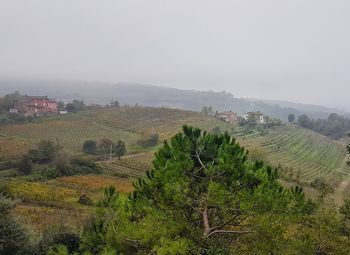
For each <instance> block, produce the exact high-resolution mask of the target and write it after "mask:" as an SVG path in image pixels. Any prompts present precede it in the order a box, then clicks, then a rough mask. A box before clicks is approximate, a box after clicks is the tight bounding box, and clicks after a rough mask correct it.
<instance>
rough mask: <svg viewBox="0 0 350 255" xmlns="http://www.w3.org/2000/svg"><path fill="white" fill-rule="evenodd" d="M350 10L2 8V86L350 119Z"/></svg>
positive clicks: (191, 3) (301, 2) (332, 4)
mask: <svg viewBox="0 0 350 255" xmlns="http://www.w3.org/2000/svg"><path fill="white" fill-rule="evenodd" d="M349 60H350V1H349V0H274V1H273V0H239V1H235V0H227V1H226V0H225V1H224V0H212V1H206V0H171V1H170V0H169V1H168V0H139V1H133V0H124V1H119V0H0V76H18V77H23V76H25V77H28V76H29V77H30V76H32V77H44V78H61V79H62V78H63V79H81V80H98V81H111V82H121V81H126V82H139V83H148V84H154V85H162V86H169V87H177V88H189V89H201V90H207V89H213V90H220V91H221V90H226V91H229V92H232V93H233V94H234V95H235V96H237V97H254V98H267V99H281V100H291V101H295V102H304V103H316V104H323V105H328V106H338V107H342V108H345V109H347V110H350V100H349V97H350V63H349Z"/></svg>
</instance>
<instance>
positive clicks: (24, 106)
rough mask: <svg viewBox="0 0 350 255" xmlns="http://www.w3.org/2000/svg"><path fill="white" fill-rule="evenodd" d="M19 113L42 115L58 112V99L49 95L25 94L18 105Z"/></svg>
mask: <svg viewBox="0 0 350 255" xmlns="http://www.w3.org/2000/svg"><path fill="white" fill-rule="evenodd" d="M16 108H17V109H18V112H19V113H23V114H24V115H25V116H41V115H46V114H57V113H58V108H57V101H55V100H52V99H49V98H48V97H47V96H24V98H23V100H22V101H21V102H20V103H19V104H18V106H17V107H16Z"/></svg>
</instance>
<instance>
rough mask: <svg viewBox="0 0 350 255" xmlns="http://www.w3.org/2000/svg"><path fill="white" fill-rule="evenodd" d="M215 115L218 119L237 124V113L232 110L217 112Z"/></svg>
mask: <svg viewBox="0 0 350 255" xmlns="http://www.w3.org/2000/svg"><path fill="white" fill-rule="evenodd" d="M215 117H216V118H217V119H219V120H222V121H225V122H228V123H231V124H237V123H238V115H237V114H236V113H234V112H231V111H229V112H219V113H217V114H216V115H215Z"/></svg>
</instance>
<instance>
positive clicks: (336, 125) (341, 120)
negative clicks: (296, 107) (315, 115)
mask: <svg viewBox="0 0 350 255" xmlns="http://www.w3.org/2000/svg"><path fill="white" fill-rule="evenodd" d="M297 123H298V125H300V126H301V127H305V128H308V129H311V130H313V131H315V132H318V133H320V134H322V135H325V136H328V137H330V138H332V139H340V138H342V137H344V136H346V134H347V132H349V130H350V118H347V117H344V116H342V115H339V114H337V113H332V114H330V115H329V117H328V118H327V119H311V118H309V116H307V115H306V114H303V115H300V116H299V118H298V122H297Z"/></svg>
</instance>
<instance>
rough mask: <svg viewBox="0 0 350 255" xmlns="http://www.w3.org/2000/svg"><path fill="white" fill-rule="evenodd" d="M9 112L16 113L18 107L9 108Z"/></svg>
mask: <svg viewBox="0 0 350 255" xmlns="http://www.w3.org/2000/svg"><path fill="white" fill-rule="evenodd" d="M9 113H18V109H17V108H10V109H9Z"/></svg>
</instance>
